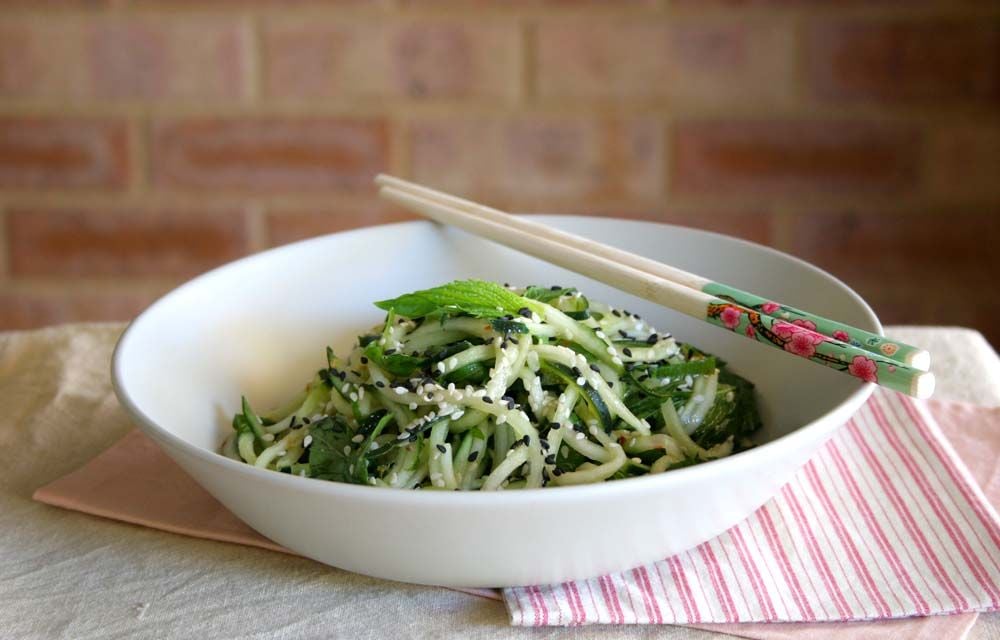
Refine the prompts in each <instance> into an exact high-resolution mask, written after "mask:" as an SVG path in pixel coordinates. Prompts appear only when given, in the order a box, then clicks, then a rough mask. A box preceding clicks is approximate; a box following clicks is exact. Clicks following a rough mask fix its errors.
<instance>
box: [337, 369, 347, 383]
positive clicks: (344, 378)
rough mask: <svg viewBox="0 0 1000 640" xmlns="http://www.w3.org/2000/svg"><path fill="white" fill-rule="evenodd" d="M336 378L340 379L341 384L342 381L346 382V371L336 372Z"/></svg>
mask: <svg viewBox="0 0 1000 640" xmlns="http://www.w3.org/2000/svg"><path fill="white" fill-rule="evenodd" d="M337 377H338V378H340V381H341V382H343V381H344V380H347V372H346V371H338V372H337Z"/></svg>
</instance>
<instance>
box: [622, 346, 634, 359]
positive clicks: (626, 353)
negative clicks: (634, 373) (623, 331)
mask: <svg viewBox="0 0 1000 640" xmlns="http://www.w3.org/2000/svg"><path fill="white" fill-rule="evenodd" d="M622 353H624V354H625V355H626V356H627V357H629V358H631V357H632V350H631V349H629V348H628V347H625V348H624V349H622Z"/></svg>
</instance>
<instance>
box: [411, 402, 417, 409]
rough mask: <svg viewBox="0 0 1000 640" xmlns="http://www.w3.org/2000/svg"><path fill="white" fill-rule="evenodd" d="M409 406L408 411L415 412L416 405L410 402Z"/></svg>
mask: <svg viewBox="0 0 1000 640" xmlns="http://www.w3.org/2000/svg"><path fill="white" fill-rule="evenodd" d="M409 406H410V411H416V410H417V403H416V402H411V403H410V405H409Z"/></svg>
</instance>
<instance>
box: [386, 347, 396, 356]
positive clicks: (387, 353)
mask: <svg viewBox="0 0 1000 640" xmlns="http://www.w3.org/2000/svg"><path fill="white" fill-rule="evenodd" d="M394 353H396V350H395V349H386V350H385V355H387V356H391V355H392V354H394Z"/></svg>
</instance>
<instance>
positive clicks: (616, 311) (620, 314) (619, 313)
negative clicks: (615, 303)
mask: <svg viewBox="0 0 1000 640" xmlns="http://www.w3.org/2000/svg"><path fill="white" fill-rule="evenodd" d="M611 314H612V315H613V316H614V317H616V318H620V317H622V313H621V311H619V310H618V309H612V310H611Z"/></svg>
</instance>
